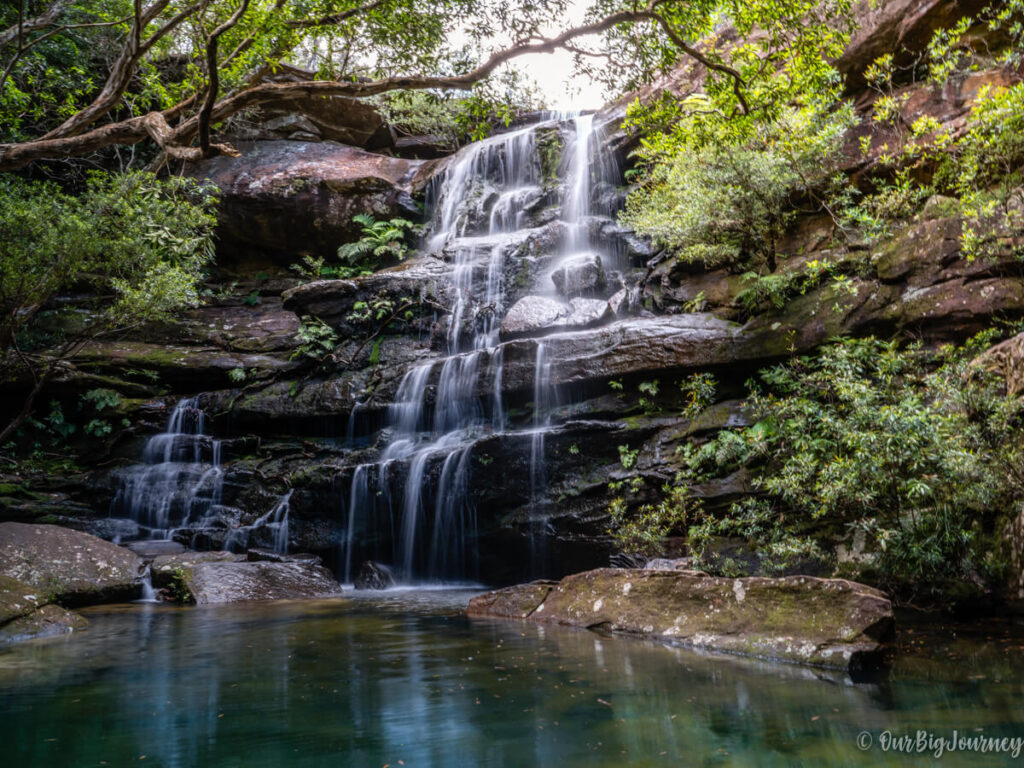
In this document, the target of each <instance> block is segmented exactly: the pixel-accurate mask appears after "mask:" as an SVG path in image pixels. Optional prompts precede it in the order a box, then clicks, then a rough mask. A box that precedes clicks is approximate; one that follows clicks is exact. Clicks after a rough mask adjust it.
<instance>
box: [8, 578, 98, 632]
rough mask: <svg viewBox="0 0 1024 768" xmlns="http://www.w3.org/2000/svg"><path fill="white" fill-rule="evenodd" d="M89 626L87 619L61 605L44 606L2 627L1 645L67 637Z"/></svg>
mask: <svg viewBox="0 0 1024 768" xmlns="http://www.w3.org/2000/svg"><path fill="white" fill-rule="evenodd" d="M2 590H3V587H2V586H0V591H2ZM88 625H89V622H88V621H87V620H86V618H85V617H84V616H80V615H79V614H77V613H75V612H74V611H69V610H68V609H67V608H61V607H60V606H59V605H44V606H43V607H42V608H40V609H39V610H36V611H33V612H32V613H29V614H27V615H25V616H20V617H18V618H17V619H14V620H13V621H11V622H9V623H7V624H3V625H0V643H13V642H19V641H21V640H34V639H36V638H40V637H54V636H55V635H66V634H69V633H71V632H76V631H81V630H83V629H85V628H86V627H87V626H88Z"/></svg>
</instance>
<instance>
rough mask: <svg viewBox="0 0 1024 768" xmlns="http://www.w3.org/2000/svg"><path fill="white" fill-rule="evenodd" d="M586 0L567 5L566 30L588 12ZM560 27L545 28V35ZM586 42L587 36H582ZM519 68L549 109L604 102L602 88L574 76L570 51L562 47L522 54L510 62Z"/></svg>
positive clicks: (595, 106) (576, 108)
mask: <svg viewBox="0 0 1024 768" xmlns="http://www.w3.org/2000/svg"><path fill="white" fill-rule="evenodd" d="M587 5H588V2H587V0H573V2H571V3H570V4H569V10H568V14H567V18H566V26H565V27H563V28H562V29H565V28H567V27H569V26H576V25H578V24H581V23H583V17H584V15H585V14H586V11H587ZM562 29H551V30H547V32H546V34H549V35H554V34H557V33H558V32H560V31H562ZM581 40H582V41H584V42H585V41H586V40H587V38H581ZM511 66H512V67H513V68H514V69H518V70H519V71H521V72H522V73H523V74H525V75H526V76H527V77H529V78H530V79H531V80H533V81H534V82H536V83H537V85H538V86H539V87H540V91H541V93H542V94H543V97H544V100H545V101H546V102H547V107H548V109H555V110H559V111H580V110H586V109H600V108H601V107H602V106H604V103H605V101H606V99H605V97H604V88H603V87H602V86H601V85H600V84H598V83H595V82H593V81H592V80H590V79H589V78H574V77H573V72H572V70H573V66H572V54H571V53H569V52H568V51H565V50H559V51H556V52H555V53H535V54H531V55H529V56H521V57H519V58H518V59H515V60H514V61H513V62H511Z"/></svg>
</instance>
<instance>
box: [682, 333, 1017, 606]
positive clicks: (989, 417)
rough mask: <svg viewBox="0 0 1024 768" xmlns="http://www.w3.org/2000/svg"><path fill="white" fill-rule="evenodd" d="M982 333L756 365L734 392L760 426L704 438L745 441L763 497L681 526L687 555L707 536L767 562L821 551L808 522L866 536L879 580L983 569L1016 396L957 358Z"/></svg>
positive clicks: (1013, 477)
mask: <svg viewBox="0 0 1024 768" xmlns="http://www.w3.org/2000/svg"><path fill="white" fill-rule="evenodd" d="M991 338H992V335H991V334H985V335H983V336H981V337H979V338H978V339H976V340H975V341H974V342H972V343H971V344H968V345H966V346H965V347H963V348H960V349H954V348H946V349H943V350H941V351H940V352H938V353H928V352H926V351H924V350H922V349H920V348H917V347H911V348H909V349H905V350H901V349H900V348H899V347H898V346H897V345H896V344H895V343H893V342H882V341H878V340H874V339H867V340H861V341H844V342H839V343H836V344H833V345H832V346H830V347H828V348H826V349H825V350H823V351H822V353H821V354H820V356H818V357H816V358H811V357H801V358H798V359H796V360H794V361H792V362H790V363H787V364H785V365H780V366H777V367H775V368H771V369H768V370H766V371H763V372H762V373H761V381H762V384H760V385H758V386H757V387H756V388H755V390H754V393H753V394H752V396H751V397H750V400H749V403H748V405H749V407H750V408H751V410H752V412H753V413H754V414H755V416H756V417H757V418H759V419H760V420H761V421H760V423H759V424H758V425H756V426H755V427H753V428H750V429H748V430H746V431H745V432H742V433H736V432H725V433H721V434H720V435H719V438H718V440H717V441H715V443H716V444H719V445H720V444H721V443H722V441H723V440H726V441H727V442H729V443H735V442H737V441H740V442H745V443H746V444H747V446H746V450H747V451H748V452H749V455H748V457H746V458H745V459H744V461H749V460H750V458H751V457H759V459H760V460H761V461H763V462H764V465H763V469H762V470H761V471H760V474H759V476H758V478H757V483H758V485H759V486H760V488H761V489H762V490H763V491H764V492H765V493H766V496H765V497H763V498H752V499H747V500H746V501H744V502H742V503H740V504H736V505H734V506H733V508H732V511H731V513H730V514H729V516H728V517H727V518H726V519H724V520H705V521H704V522H703V523H702V524H701V525H700V526H696V527H695V528H694V529H692V530H691V537H692V543H693V545H694V546H695V548H696V549H697V552H698V554H701V553H702V551H703V549H702V548H703V547H704V546H705V545H706V543H707V542H708V541H709V539H710V537H712V536H715V535H740V536H743V537H744V538H747V539H749V540H750V541H751V542H752V543H753V544H754V545H755V547H756V549H757V551H758V554H760V555H761V557H762V559H763V562H764V563H765V564H766V565H767V566H768V567H769V568H771V567H772V566H785V565H786V564H788V563H791V562H793V559H794V558H802V557H816V558H819V559H821V558H824V554H823V553H822V552H821V551H820V550H818V549H817V547H815V546H812V543H811V540H810V539H809V538H808V536H809V533H810V532H811V531H814V532H816V533H819V534H820V533H821V532H822V531H824V530H828V529H830V528H834V527H836V526H839V527H840V529H841V528H842V527H843V526H845V527H846V528H848V529H849V530H850V531H851V532H852V531H853V530H860V531H862V532H863V533H864V534H865V535H866V539H867V542H868V545H869V549H870V550H871V551H872V552H873V553H874V557H873V562H872V564H871V565H872V567H873V568H875V569H876V570H877V573H878V575H879V576H880V578H881V579H882V580H883V581H885V582H887V583H890V584H893V585H896V584H911V585H912V586H913V587H914V588H916V589H921V590H925V591H927V590H928V589H931V588H935V589H936V590H938V589H940V588H941V586H942V585H943V584H944V583H946V582H947V581H948V580H960V581H975V582H992V581H994V580H997V579H998V578H999V577H1000V573H1001V568H1002V567H1003V563H1002V560H1001V554H1000V552H999V551H998V549H993V548H992V547H990V546H989V545H990V544H991V542H990V541H989V540H987V538H986V537H987V536H989V535H990V534H991V533H992V532H993V530H994V526H995V523H996V519H997V518H998V516H999V514H1000V513H1001V512H1004V511H1008V510H1010V509H1011V508H1012V506H1013V503H1014V499H1015V498H1019V494H1020V492H1021V490H1024V484H1022V480H1024V473H1022V471H1021V470H1020V469H1019V467H1020V466H1021V462H1022V460H1024V455H1022V449H1021V447H1020V446H1019V428H1020V419H1021V416H1022V412H1021V404H1020V403H1019V402H1018V401H1017V400H1015V399H1012V398H1008V397H1006V396H1005V395H1004V394H1003V392H1002V386H1003V384H1002V381H1001V380H997V379H996V378H994V377H993V376H991V375H988V374H985V373H983V372H982V371H979V370H976V369H974V368H972V367H971V366H970V365H969V362H970V360H971V358H972V357H973V356H974V355H975V354H976V353H977V352H978V351H979V350H980V349H981V348H982V347H983V346H984V345H985V344H986V343H987V342H988V341H990V340H991ZM709 445H712V444H709ZM704 450H705V452H706V453H712V452H713V451H714V450H715V449H713V448H710V447H708V448H706V449H704Z"/></svg>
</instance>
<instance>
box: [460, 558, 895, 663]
mask: <svg viewBox="0 0 1024 768" xmlns="http://www.w3.org/2000/svg"><path fill="white" fill-rule="evenodd" d="M467 613H468V614H469V615H470V616H495V617H502V618H507V617H515V618H524V619H528V620H530V621H537V622H547V623H557V624H565V625H568V626H573V627H581V628H603V629H607V630H611V631H615V632H626V633H631V634H638V635H643V636H650V637H656V638H658V639H662V640H665V641H669V642H680V643H685V644H687V645H692V646H695V647H700V648H707V649H711V650H719V651H727V652H730V653H742V654H749V655H752V656H763V657H767V658H773V659H781V660H784V661H790V662H796V663H800V664H812V665H816V666H824V667H837V668H843V669H850V670H851V671H854V672H856V671H860V670H864V669H868V668H870V667H872V666H875V665H878V664H880V663H881V662H882V646H881V643H882V642H883V641H884V640H886V639H888V638H889V637H890V636H891V634H892V631H893V613H892V604H891V603H890V602H889V600H888V599H887V598H886V597H885V595H884V594H882V593H881V592H879V591H878V590H875V589H872V588H870V587H866V586H864V585H862V584H857V583H855V582H851V581H845V580H842V579H817V578H813V577H810V576H790V577H787V578H782V579H769V578H758V577H754V578H742V579H721V578H711V577H709V576H707V575H706V574H704V573H701V572H699V571H680V570H667V571H663V570H637V569H610V568H603V569H598V570H595V571H588V572H586V573H580V574H576V575H573V576H567V577H566V578H564V579H562V580H561V581H560V582H558V584H557V585H554V586H552V585H550V584H537V583H534V584H526V585H522V586H518V587H509V588H507V589H504V590H499V591H498V592H491V593H488V594H485V595H481V596H478V597H475V598H473V599H472V600H471V601H470V603H469V607H468V609H467Z"/></svg>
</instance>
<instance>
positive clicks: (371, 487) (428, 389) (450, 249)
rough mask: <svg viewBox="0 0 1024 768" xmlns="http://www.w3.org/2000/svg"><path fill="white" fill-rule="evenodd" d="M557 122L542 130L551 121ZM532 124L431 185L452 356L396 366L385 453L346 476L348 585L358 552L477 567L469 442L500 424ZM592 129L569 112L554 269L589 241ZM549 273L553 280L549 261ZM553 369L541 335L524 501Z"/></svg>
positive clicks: (433, 242) (532, 176)
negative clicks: (508, 278)
mask: <svg viewBox="0 0 1024 768" xmlns="http://www.w3.org/2000/svg"><path fill="white" fill-rule="evenodd" d="M555 125H556V124H555V123H548V124H546V126H544V127H546V128H547V129H550V130H556V128H555ZM538 129H539V127H538V126H531V127H529V128H525V129H522V130H517V131H514V132H510V133H507V134H503V135H499V136H496V137H493V138H491V139H488V140H485V141H482V142H478V143H476V144H473V145H470V146H468V147H466V148H464V149H463V150H462V151H461V152H460V153H459V154H458V155H456V156H455V157H454V158H453V159H452V160H451V162H450V163H449V165H448V168H447V170H446V172H445V173H444V174H443V176H442V177H441V178H440V180H439V181H438V182H436V183H435V187H434V189H433V195H432V197H433V210H434V217H433V221H434V224H433V232H434V234H433V236H432V237H431V238H430V240H429V242H428V250H429V251H430V252H432V253H434V254H439V255H442V256H443V258H445V259H446V260H448V261H449V262H450V264H451V280H452V284H453V289H454V290H453V296H454V303H453V306H452V309H451V312H450V315H449V318H448V327H447V334H446V344H447V356H446V357H445V358H443V359H441V360H437V361H433V362H429V363H425V364H423V365H420V366H417V367H415V368H413V369H411V370H409V371H408V372H407V373H406V374H405V376H404V378H403V380H402V382H401V384H400V386H399V389H398V392H397V395H396V397H395V400H394V401H393V403H392V405H391V406H390V408H389V411H388V418H387V427H386V432H385V434H386V435H387V443H386V446H385V448H384V449H383V451H382V452H381V454H380V456H379V457H378V460H377V461H376V462H374V463H370V464H361V465H359V466H358V467H356V469H355V471H354V473H353V475H352V482H351V487H350V491H349V493H348V499H347V502H348V503H347V505H346V506H347V510H346V512H347V524H346V534H345V541H344V546H343V553H342V562H343V563H344V575H345V580H346V581H351V579H352V576H353V572H354V568H355V567H356V566H357V565H358V563H357V562H356V559H355V552H356V550H357V549H358V550H359V552H360V553H361V554H363V555H372V556H373V557H375V558H377V559H384V560H389V561H390V562H391V563H392V564H393V565H394V566H395V567H396V570H397V572H398V574H399V576H400V577H401V578H403V579H405V580H410V579H412V578H414V577H427V578H433V579H438V578H459V577H462V578H466V577H470V578H471V577H473V576H474V573H475V563H474V559H475V554H476V553H475V550H474V547H473V540H474V537H475V533H476V531H475V526H476V516H475V510H474V508H473V505H472V504H471V502H470V493H469V490H470V489H469V484H470V475H471V462H470V458H471V451H472V446H473V442H474V440H475V439H477V438H479V437H481V436H482V435H484V434H486V433H489V432H497V431H502V430H505V429H506V423H507V414H506V413H505V408H504V403H503V399H502V364H503V359H504V356H503V352H502V348H501V346H500V344H499V336H498V332H499V328H500V326H501V320H502V318H503V316H504V313H505V311H506V309H507V307H506V298H507V290H506V288H507V286H506V285H505V275H506V267H507V261H508V259H510V258H513V257H514V256H513V254H514V253H515V251H516V249H517V247H518V245H519V244H520V243H521V242H522V241H523V237H524V232H529V230H524V222H525V216H526V211H528V210H530V209H531V208H537V207H541V206H543V205H544V204H545V196H546V195H549V193H550V189H545V184H544V182H545V179H544V178H543V175H544V169H543V168H542V163H541V157H540V153H539V151H538V143H537V135H538ZM593 136H594V126H593V117H592V116H582V117H578V118H574V120H573V131H572V133H571V137H570V141H569V147H568V152H569V153H571V154H570V157H569V161H568V163H567V164H566V166H567V173H566V174H565V175H566V181H567V184H566V192H565V195H564V197H563V199H562V214H563V215H562V221H563V222H564V226H563V229H564V235H563V237H562V242H561V245H558V244H554V245H553V247H554V248H555V249H556V251H557V253H555V254H551V255H552V256H554V257H555V258H553V260H552V266H553V267H557V266H558V264H560V263H561V262H562V261H564V260H565V259H566V258H571V257H573V256H574V255H575V254H578V253H580V252H584V251H588V250H592V245H591V242H590V235H589V230H588V221H587V217H588V216H589V215H590V214H591V201H590V198H591V191H592V190H591V186H592V184H591V176H592V174H593V175H595V176H596V177H597V178H599V179H601V178H606V177H605V176H604V174H605V173H606V172H607V168H606V166H605V164H604V161H603V160H595V157H596V156H597V155H598V154H599V153H598V152H596V151H595V144H596V142H594V141H593ZM595 163H596V166H597V167H596V170H595V168H594V166H595ZM608 178H610V177H608ZM555 202H557V201H555ZM559 254H560V255H559ZM546 277H547V278H548V280H549V281H550V270H549V271H548V273H547V275H546ZM550 370H551V361H549V360H547V359H546V357H545V354H544V346H543V344H539V345H538V350H537V364H536V381H535V387H534V398H533V406H534V417H533V423H532V424H531V425H526V428H527V429H529V430H530V431H531V432H532V434H531V451H530V453H531V455H530V476H529V478H528V479H526V478H524V482H529V485H530V488H529V490H530V494H531V499H536V498H538V497H539V496H540V494H542V493H543V491H544V486H545V483H546V472H545V467H544V434H545V431H546V430H547V429H548V428H549V425H550V418H549V412H550V409H551V408H552V407H553V406H554V405H555V404H556V397H555V393H554V390H553V389H552V388H551V386H550V384H549V379H550V377H549V373H550ZM485 375H486V376H487V377H488V379H489V380H490V381H491V382H493V383H492V385H491V389H490V393H491V394H490V395H489V396H486V397H484V396H482V394H481V381H482V376H485ZM438 467H439V470H438ZM431 468H433V470H434V471H433V472H432V471H431ZM371 541H373V542H374V544H373V545H372V546H371V545H370V542H371ZM389 541H390V543H391V547H390V552H389V551H387V546H386V543H387V542H389ZM381 542H384V544H381Z"/></svg>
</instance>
